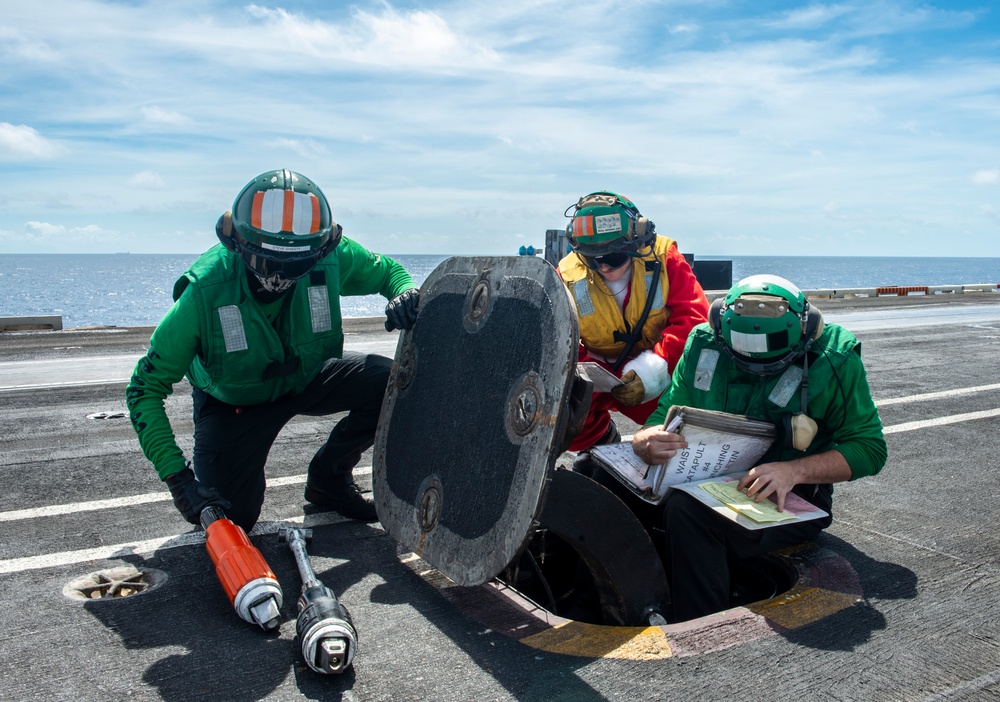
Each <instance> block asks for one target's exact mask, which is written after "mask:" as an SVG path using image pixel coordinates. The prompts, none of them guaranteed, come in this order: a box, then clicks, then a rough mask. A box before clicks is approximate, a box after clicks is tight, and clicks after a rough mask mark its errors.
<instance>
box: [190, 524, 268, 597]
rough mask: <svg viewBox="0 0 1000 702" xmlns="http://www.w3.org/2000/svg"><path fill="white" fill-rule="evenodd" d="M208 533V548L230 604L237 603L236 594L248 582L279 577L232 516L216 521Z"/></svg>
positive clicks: (208, 529) (210, 526) (207, 530)
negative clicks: (233, 520)
mask: <svg viewBox="0 0 1000 702" xmlns="http://www.w3.org/2000/svg"><path fill="white" fill-rule="evenodd" d="M205 535H206V538H205V547H206V548H207V549H208V555H209V556H211V558H212V563H214V564H215V574H216V576H218V578H219V582H220V583H221V584H222V589H223V590H225V591H226V596H227V597H229V602H230V603H234V602H235V600H236V595H237V594H239V592H240V590H241V589H243V587H244V586H245V585H247V584H248V583H252V582H253V581H255V580H258V579H260V578H270V579H271V580H277V578H276V577H275V575H274V573H273V572H272V571H271V568H270V566H268V565H267V561H265V560H264V556H263V555H262V554H261V552H260V551H259V550H258V549H257V547H256V546H254V545H253V544H252V543H250V539H248V538H247V535H246V532H245V531H243V529H241V528H240V527H238V526H236V524H234V523H233V522H232V521H230V520H229V519H218V520H216V521H214V522H212V523H211V524H209V525H208V527H207V528H206V529H205Z"/></svg>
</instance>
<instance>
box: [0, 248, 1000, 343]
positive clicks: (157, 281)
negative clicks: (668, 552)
mask: <svg viewBox="0 0 1000 702" xmlns="http://www.w3.org/2000/svg"><path fill="white" fill-rule="evenodd" d="M388 255H389V256H391V257H392V258H394V259H396V260H397V261H399V262H400V263H401V264H402V265H403V266H405V267H406V269H407V270H408V271H409V272H410V275H411V276H412V277H413V279H414V281H415V282H416V283H417V284H418V285H420V284H421V283H423V281H424V280H425V279H426V278H427V276H428V275H430V273H431V271H433V270H434V269H435V268H436V267H437V266H438V264H440V263H441V262H442V261H444V260H445V259H446V258H448V256H447V255H411V254H399V255H394V254H388ZM197 257H198V255H197V254H190V255H182V254H0V317H6V316H15V315H51V314H58V315H62V318H63V326H64V327H66V328H72V327H84V326H119V327H128V326H153V325H155V324H156V323H157V322H158V321H159V320H160V318H161V317H162V316H163V314H164V313H165V312H166V311H167V310H168V309H169V308H170V305H171V302H172V300H171V294H170V293H171V290H172V288H173V284H174V281H175V280H177V278H178V277H179V276H180V274H181V273H182V272H183V271H184V269H185V268H187V267H188V266H189V265H190V264H191V262H193V261H194V260H195V259H196V258H197ZM719 259H722V260H731V261H732V262H733V281H734V282H735V281H737V280H739V279H741V278H743V277H745V276H748V275H752V274H754V273H773V274H776V275H780V276H783V277H785V278H788V279H789V280H791V281H792V282H793V283H796V284H797V285H798V286H799V287H800V288H802V289H803V290H815V289H817V288H841V289H844V288H871V287H879V286H886V285H901V286H902V285H970V284H981V283H989V284H997V283H1000V258H934V257H864V256H861V257H854V256H834V257H830V256H822V257H819V256H817V257H811V256H700V255H699V256H698V257H697V260H699V261H702V260H704V261H707V260H719ZM384 309H385V300H384V299H383V298H382V297H379V296H378V295H372V296H365V297H345V298H343V299H342V301H341V311H342V314H343V316H344V317H377V316H381V315H382V314H383V313H384V312H383V310H384Z"/></svg>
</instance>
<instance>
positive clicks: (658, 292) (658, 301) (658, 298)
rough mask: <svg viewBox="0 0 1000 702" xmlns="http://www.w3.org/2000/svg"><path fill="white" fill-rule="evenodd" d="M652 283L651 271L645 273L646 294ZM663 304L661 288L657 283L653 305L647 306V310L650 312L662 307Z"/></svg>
mask: <svg viewBox="0 0 1000 702" xmlns="http://www.w3.org/2000/svg"><path fill="white" fill-rule="evenodd" d="M652 285H653V274H652V273H647V274H646V292H647V294H648V292H649V290H650V288H651V287H652ZM663 304H664V302H663V289H662V288H661V287H660V286H659V285H657V286H656V295H654V296H653V306H652V307H650V308H649V311H650V312H654V311H656V310H662V309H663Z"/></svg>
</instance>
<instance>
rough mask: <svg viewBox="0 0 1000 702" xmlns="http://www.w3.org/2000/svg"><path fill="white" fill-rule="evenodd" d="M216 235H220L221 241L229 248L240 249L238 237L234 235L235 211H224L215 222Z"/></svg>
mask: <svg viewBox="0 0 1000 702" xmlns="http://www.w3.org/2000/svg"><path fill="white" fill-rule="evenodd" d="M215 235H216V236H217V237H219V241H221V242H222V245H223V246H225V247H226V248H227V249H228V250H230V251H238V250H239V244H238V243H237V242H236V237H235V236H233V213H232V212H230V211H229V210H226V211H225V212H223V213H222V215H221V216H220V217H219V221H218V222H216V223H215Z"/></svg>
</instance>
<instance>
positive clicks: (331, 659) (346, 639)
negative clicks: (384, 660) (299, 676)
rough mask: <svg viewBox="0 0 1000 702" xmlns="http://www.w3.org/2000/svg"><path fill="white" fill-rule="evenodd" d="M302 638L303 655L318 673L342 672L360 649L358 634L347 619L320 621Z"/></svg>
mask: <svg viewBox="0 0 1000 702" xmlns="http://www.w3.org/2000/svg"><path fill="white" fill-rule="evenodd" d="M301 639H302V657H303V658H304V659H305V661H306V665H308V666H309V667H310V668H312V669H313V670H315V671H316V672H317V673H327V674H330V673H342V672H343V671H344V670H345V669H347V668H348V667H349V666H350V665H351V662H352V661H353V660H354V654H355V652H356V651H357V649H358V635H357V633H356V632H355V631H354V627H353V626H351V625H350V624H349V623H348V622H347V621H345V620H340V621H336V620H331V619H324V620H322V621H318V622H316V623H315V624H314V625H313V626H312V627H311V628H310V629H309V630H308V631H306V632H305V633H303V634H302V635H301Z"/></svg>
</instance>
